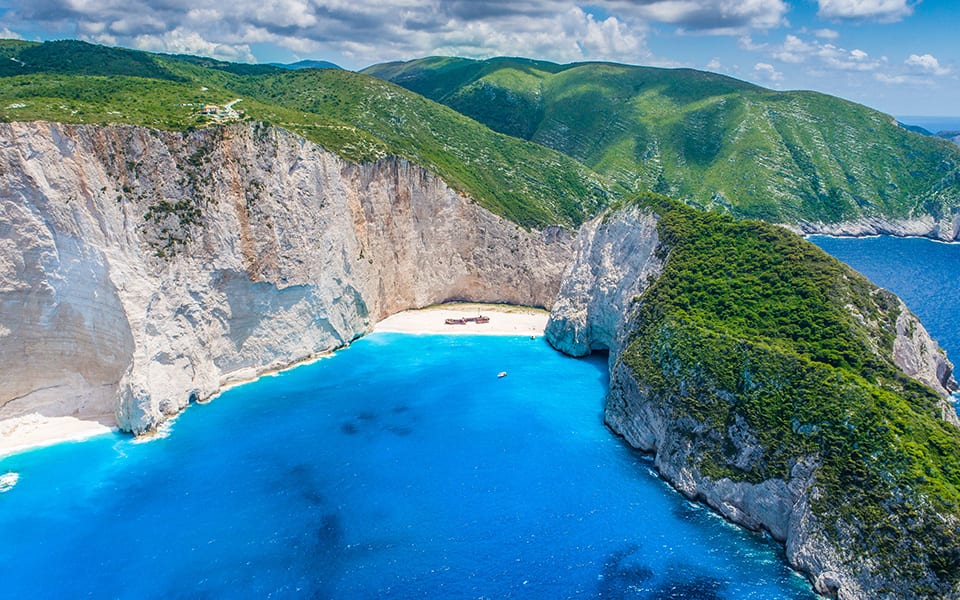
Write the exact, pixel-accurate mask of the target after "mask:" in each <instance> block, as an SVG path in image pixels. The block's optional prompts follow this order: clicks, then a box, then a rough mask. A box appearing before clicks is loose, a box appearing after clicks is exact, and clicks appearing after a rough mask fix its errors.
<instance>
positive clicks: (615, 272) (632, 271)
mask: <svg viewBox="0 0 960 600" xmlns="http://www.w3.org/2000/svg"><path fill="white" fill-rule="evenodd" d="M658 244H659V239H658V237H657V220H656V218H655V217H654V215H653V214H650V213H647V212H643V211H641V210H640V209H639V208H637V207H632V208H627V209H625V210H623V211H618V212H614V213H608V214H606V215H605V216H602V217H599V218H596V219H593V220H591V221H588V222H587V223H584V224H583V226H581V227H580V231H579V233H578V235H577V242H576V257H577V258H576V260H575V261H572V262H571V264H570V265H569V266H568V267H567V269H566V272H565V273H564V277H563V284H562V286H561V289H560V294H559V295H558V296H557V301H556V303H555V304H554V305H553V309H552V310H551V314H550V321H549V322H548V323H547V331H546V335H547V339H549V340H550V343H551V344H553V346H554V347H555V348H557V349H558V350H560V351H561V352H564V353H566V354H569V355H571V356H586V355H587V354H590V353H591V352H593V351H595V350H609V351H610V355H611V359H612V358H614V357H616V356H617V355H618V354H619V350H620V347H621V341H622V340H621V338H622V336H623V333H624V331H623V328H624V325H625V324H626V323H628V322H629V315H630V312H631V310H632V308H633V303H634V299H635V298H637V297H639V295H640V294H641V293H643V290H644V288H645V287H646V285H647V283H648V282H649V281H651V280H652V279H655V278H656V277H657V275H659V274H660V270H661V268H662V263H661V261H660V259H659V258H658V257H657V256H656V254H655V250H656V249H657V245H658Z"/></svg>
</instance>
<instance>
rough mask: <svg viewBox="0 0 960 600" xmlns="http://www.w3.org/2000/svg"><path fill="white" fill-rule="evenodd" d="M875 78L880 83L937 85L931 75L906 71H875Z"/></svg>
mask: <svg viewBox="0 0 960 600" xmlns="http://www.w3.org/2000/svg"><path fill="white" fill-rule="evenodd" d="M873 78H874V79H875V80H877V81H879V82H880V83H885V84H887V85H907V86H911V87H918V86H926V87H932V86H934V85H935V83H934V81H933V80H932V79H930V78H929V77H920V76H917V75H908V74H904V73H900V74H891V73H874V75H873Z"/></svg>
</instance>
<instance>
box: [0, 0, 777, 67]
mask: <svg viewBox="0 0 960 600" xmlns="http://www.w3.org/2000/svg"><path fill="white" fill-rule="evenodd" d="M3 1H4V0H0V2H3ZM6 3H7V4H8V5H9V6H10V8H9V9H8V10H7V11H6V12H5V13H4V18H5V24H6V25H7V26H9V27H13V28H16V27H17V25H18V24H24V25H28V26H29V28H30V29H33V30H46V31H58V32H62V31H75V32H76V35H77V36H78V37H81V38H83V39H89V40H112V41H113V43H116V44H120V45H128V46H136V47H140V48H149V49H155V50H164V51H190V52H203V53H215V55H216V57H217V58H228V57H234V59H242V58H243V57H249V54H250V49H251V48H254V47H256V46H255V45H259V44H271V45H276V46H280V47H284V48H287V49H289V50H291V51H293V52H296V53H298V54H307V53H311V54H315V55H326V56H331V57H333V56H342V57H345V58H344V60H347V61H349V62H352V63H353V64H345V65H344V66H348V67H359V66H365V65H366V64H369V63H370V62H379V61H385V60H394V59H400V58H413V57H418V56H424V55H428V54H439V53H451V52H456V53H459V54H464V55H467V56H475V57H481V56H491V55H497V54H512V55H517V54H521V55H529V56H534V57H537V58H545V59H548V60H558V61H566V60H585V59H611V60H619V61H623V62H638V61H641V60H643V61H648V62H661V63H662V62H663V61H656V60H655V59H654V58H653V57H652V56H651V54H650V52H649V50H647V47H646V37H647V34H648V30H649V27H650V24H651V23H653V22H659V23H666V24H670V25H675V26H676V27H677V28H678V30H679V31H683V32H699V33H733V32H737V33H740V34H746V33H747V32H749V31H751V30H757V29H763V30H767V29H771V28H776V27H780V26H782V25H784V24H786V20H785V17H786V14H787V11H788V10H789V6H788V4H787V0H591V1H590V2H583V1H581V0H485V1H482V2H480V1H477V0H276V1H275V2H264V1H263V0H228V1H227V2H224V1H223V0H6Z"/></svg>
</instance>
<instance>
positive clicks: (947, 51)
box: [0, 0, 960, 115]
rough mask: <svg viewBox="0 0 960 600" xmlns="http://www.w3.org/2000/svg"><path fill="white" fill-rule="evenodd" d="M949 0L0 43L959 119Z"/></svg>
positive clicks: (478, 14) (733, 2) (610, 11)
mask: <svg viewBox="0 0 960 600" xmlns="http://www.w3.org/2000/svg"><path fill="white" fill-rule="evenodd" d="M958 25H960V7H957V4H956V3H955V2H952V1H951V0H592V1H590V2H575V1H569V0H489V1H471V0H453V1H440V0H433V1H424V0H331V1H320V0H269V1H264V0H231V1H228V2H225V1H223V0H0V37H21V38H23V39H30V40H47V39H61V38H76V39H83V40H87V41H91V42H98V43H104V44H110V45H117V46H126V47H131V48H141V49H144V50H151V51H158V52H186V53H192V54H200V55H206V56H213V57H216V58H221V59H225V60H235V61H244V62H271V61H281V62H292V61H295V60H300V59H306V58H313V59H322V60H329V61H332V62H335V63H337V64H339V65H341V66H344V67H346V68H351V69H357V68H361V67H364V66H367V65H369V64H373V63H376V62H384V61H390V60H407V59H412V58H418V57H421V56H428V55H438V54H441V55H457V56H467V57H471V58H486V57H490V56H499V55H512V56H527V57H531V58H540V59H546V60H552V61H556V62H562V63H563V62H573V61H583V60H613V61H617V62H625V63H631V64H644V65H656V66H666V67H693V68H698V69H706V70H710V71H715V72H719V73H725V74H728V75H732V76H734V77H738V78H740V79H745V80H747V81H751V82H754V83H758V84H761V85H764V86H767V87H771V88H774V89H813V90H817V91H822V92H826V93H829V94H834V95H837V96H841V97H844V98H848V99H850V100H854V101H856V102H861V103H863V104H866V105H868V106H872V107H874V108H878V109H880V110H882V111H885V112H888V113H890V114H894V115H960V56H958V54H960V42H958V40H957V31H956V30H957V26H958Z"/></svg>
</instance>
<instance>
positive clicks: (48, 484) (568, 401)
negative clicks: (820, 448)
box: [0, 333, 814, 600]
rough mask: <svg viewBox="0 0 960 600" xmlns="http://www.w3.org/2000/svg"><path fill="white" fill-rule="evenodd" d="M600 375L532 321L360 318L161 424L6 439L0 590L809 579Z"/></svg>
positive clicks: (585, 592)
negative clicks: (618, 411)
mask: <svg viewBox="0 0 960 600" xmlns="http://www.w3.org/2000/svg"><path fill="white" fill-rule="evenodd" d="M501 371H506V372H507V376H506V377H503V378H498V377H497V374H498V373H499V372H501ZM607 384H608V381H607V374H606V361H605V357H599V356H598V357H591V358H588V359H571V358H568V357H565V356H563V355H561V354H559V353H557V352H555V351H554V350H552V349H551V348H550V347H549V346H548V345H547V343H546V342H545V341H544V340H543V338H539V337H538V338H536V339H531V338H529V337H514V336H442V335H405V334H387V333H376V334H372V335H370V336H368V337H366V338H363V339H360V340H358V341H356V342H355V343H354V344H353V345H351V346H350V347H349V348H347V349H345V350H342V351H340V352H337V353H336V354H335V355H333V356H332V357H330V358H327V359H324V360H321V361H319V362H316V363H313V364H310V365H305V366H301V367H298V368H296V369H292V370H289V371H286V372H283V373H280V374H279V375H276V376H272V377H265V378H262V379H260V380H258V381H256V382H253V383H250V384H246V385H243V386H240V387H237V388H233V389H231V390H228V391H227V392H225V393H224V394H222V395H221V396H220V397H219V398H217V399H216V400H214V401H213V402H210V403H208V404H204V405H197V406H193V407H191V408H190V409H189V410H187V411H186V412H185V413H184V414H182V415H181V416H180V417H179V418H178V419H177V420H176V421H175V422H174V424H173V425H172V427H171V431H170V432H169V435H168V436H167V437H165V438H162V439H156V440H153V441H150V442H147V443H142V442H135V441H132V440H131V439H129V438H126V437H123V436H120V435H107V436H101V437H98V438H94V439H92V440H88V441H86V442H82V443H68V444H61V445H58V446H54V447H50V448H45V449H40V450H35V451H32V452H27V453H24V454H19V455H15V456H11V457H7V458H5V459H3V460H0V472H6V471H7V470H12V471H16V472H18V473H20V480H19V483H18V484H17V485H16V486H15V487H14V488H13V489H11V490H9V491H8V492H6V493H2V494H0V581H2V585H3V591H4V595H5V596H8V597H58V598H64V597H117V598H133V597H136V598H169V597H173V598H176V597H268V596H269V597H280V598H283V597H306V598H413V597H429V598H441V597H445V598H507V597H510V598H573V597H602V598H610V597H612V598H620V597H629V598H650V599H653V598H675V599H680V598H690V599H693V598H697V599H708V600H709V599H726V598H729V599H734V598H736V599H742V598H756V599H771V598H785V599H800V598H805V599H807V598H813V597H814V595H813V594H812V592H811V591H810V587H809V584H808V583H807V582H806V580H805V579H803V578H802V577H801V576H799V575H797V574H796V573H794V572H793V571H791V570H790V569H789V568H788V567H787V566H786V564H785V561H784V558H783V556H782V550H781V549H780V547H779V546H778V545H777V544H776V543H775V542H773V541H772V540H770V539H769V538H768V537H767V536H763V535H759V534H754V533H750V532H747V531H744V530H741V529H739V528H737V527H734V526H732V525H730V524H728V523H726V522H725V521H723V520H722V519H720V518H719V517H717V516H715V515H714V514H713V513H712V512H710V511H709V510H708V509H706V508H704V507H702V506H699V505H697V504H695V503H692V502H688V501H687V500H685V499H684V498H683V497H682V496H680V495H679V494H677V493H676V492H674V491H673V490H672V489H671V488H669V486H667V485H666V484H665V483H663V482H662V481H661V480H660V479H659V478H658V477H657V475H656V473H655V472H654V471H653V469H652V465H651V463H650V461H649V459H647V458H646V457H644V456H642V455H640V454H639V453H637V452H635V451H633V450H632V449H630V448H629V447H628V446H627V445H626V444H625V443H624V442H623V441H622V440H621V439H619V438H617V437H615V436H614V435H613V434H612V433H611V432H610V431H609V430H607V429H606V428H605V427H604V426H603V424H602V415H601V411H602V406H603V398H604V394H605V392H606V388H607Z"/></svg>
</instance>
